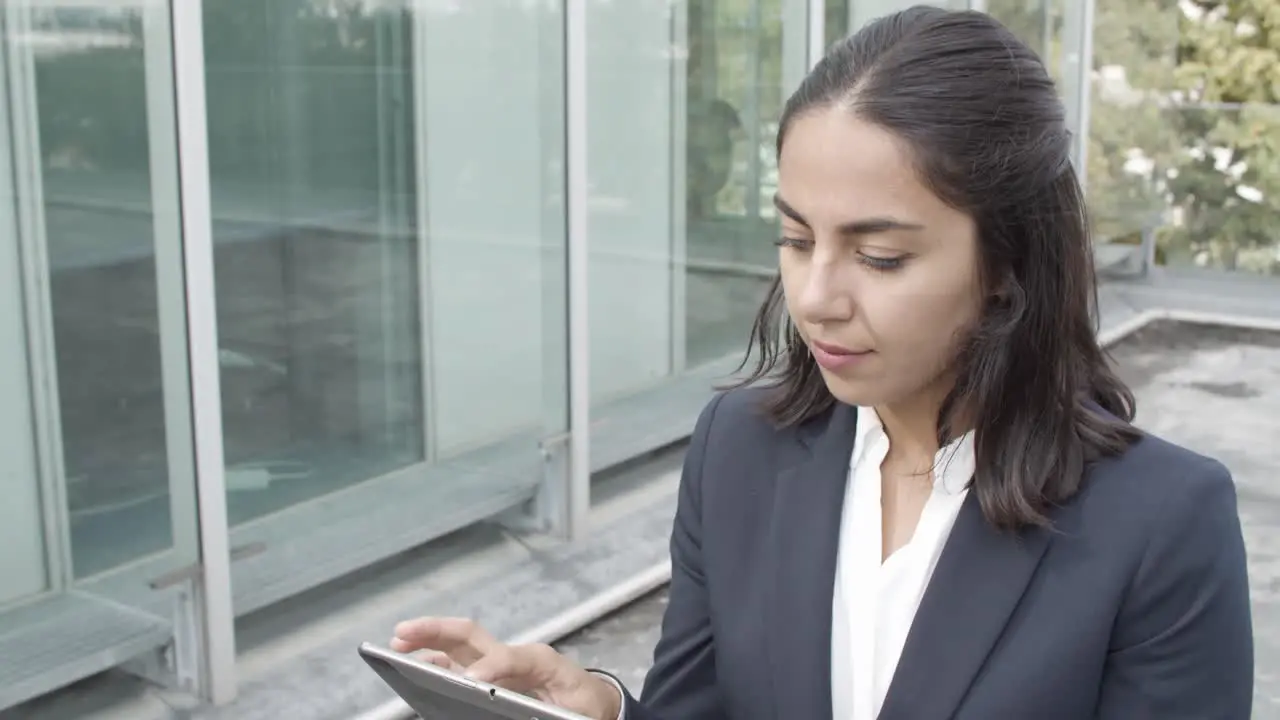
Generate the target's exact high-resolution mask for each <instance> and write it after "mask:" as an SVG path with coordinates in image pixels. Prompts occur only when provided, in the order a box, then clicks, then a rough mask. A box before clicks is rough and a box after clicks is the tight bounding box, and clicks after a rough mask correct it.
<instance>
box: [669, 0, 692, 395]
mask: <svg viewBox="0 0 1280 720" xmlns="http://www.w3.org/2000/svg"><path fill="white" fill-rule="evenodd" d="M668 8H669V9H670V12H671V52H670V57H671V86H670V87H671V156H670V165H669V166H668V167H669V168H670V173H671V374H672V375H677V374H679V373H682V372H684V370H685V366H686V365H687V363H688V337H687V335H688V330H687V319H688V310H689V309H688V272H689V218H688V203H689V198H688V187H687V182H688V178H687V177H686V175H687V173H688V144H689V0H674V2H672V3H671V4H670V5H669V6H668Z"/></svg>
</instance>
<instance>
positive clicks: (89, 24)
mask: <svg viewBox="0 0 1280 720" xmlns="http://www.w3.org/2000/svg"><path fill="white" fill-rule="evenodd" d="M9 11H10V15H9V16H8V19H9V20H10V21H11V22H14V21H17V20H21V24H20V25H11V26H10V27H9V29H8V35H9V37H8V40H9V41H10V42H11V43H13V44H14V47H15V49H16V50H17V51H18V52H17V53H15V54H11V56H10V59H11V62H13V64H12V66H11V67H10V78H11V79H13V80H14V81H15V83H19V82H22V78H27V79H29V80H31V81H33V85H34V103H33V105H34V107H31V106H30V105H27V106H25V107H23V106H21V105H18V106H15V107H14V108H13V112H14V115H13V117H15V118H25V120H26V123H25V125H24V126H25V127H27V128H28V130H27V132H30V133H31V134H30V135H29V136H25V137H19V138H16V141H15V148H16V150H15V152H26V153H34V154H36V155H37V156H36V157H34V158H33V159H32V162H31V165H30V168H31V170H30V172H29V174H28V175H27V176H26V178H25V180H26V181H27V182H28V183H29V185H30V186H29V187H26V188H22V187H19V188H18V191H19V196H20V197H21V196H22V195H24V194H25V195H26V196H27V197H33V195H32V193H38V197H40V198H41V202H40V204H39V207H40V211H41V213H40V214H42V216H43V225H44V236H43V237H42V238H34V239H33V244H41V243H42V244H43V246H44V251H45V253H46V256H47V262H48V272H49V279H48V293H49V298H50V303H51V306H52V322H53V336H54V338H53V339H54V347H55V348H56V357H57V360H56V363H57V371H56V374H57V394H58V406H59V407H58V409H59V415H60V420H61V435H62V437H61V443H62V451H63V464H64V467H65V479H66V489H65V492H66V499H67V504H68V511H69V519H70V533H71V549H72V563H73V565H74V570H75V575H76V576H77V577H85V576H88V575H93V574H96V573H98V572H101V571H104V570H107V569H109V568H112V567H116V566H119V565H121V564H123V563H126V562H129V561H131V560H135V559H137V558H140V557H142V556H145V555H149V554H152V553H155V552H157V551H160V550H164V549H166V548H168V547H170V546H171V543H172V540H173V528H172V523H171V517H170V498H169V466H168V458H167V443H166V432H165V415H164V387H163V383H162V368H161V349H160V344H161V330H160V328H161V322H160V315H161V313H160V309H159V307H158V301H157V297H158V290H157V277H158V276H157V272H158V271H169V272H172V271H175V270H176V269H177V268H174V267H166V268H161V267H160V264H159V263H158V259H157V244H158V243H167V244H170V245H169V246H168V247H169V248H173V246H174V245H176V244H177V243H179V242H180V238H179V237H177V236H176V235H175V234H170V233H169V232H160V222H159V220H160V217H161V216H162V215H166V214H167V216H168V218H169V219H170V220H172V218H174V217H175V216H176V208H174V207H162V208H157V207H154V204H153V195H152V181H153V178H152V177H151V162H152V157H151V154H152V152H153V150H154V149H153V148H152V147H151V145H150V137H151V130H152V128H151V127H150V123H149V120H148V102H164V101H163V100H162V99H161V98H155V97H148V89H147V88H148V85H147V71H148V69H147V53H148V52H161V53H164V52H165V48H163V47H159V48H152V47H148V42H147V41H146V40H145V33H144V17H143V12H142V11H140V10H138V9H136V8H128V7H122V6H120V5H119V4H115V5H113V6H111V7H75V8H72V7H52V6H49V5H47V4H44V3H36V4H31V5H27V6H25V7H23V4H22V3H19V4H18V6H14V7H11V8H10V9H9ZM14 61H16V62H14ZM28 63H29V64H28ZM28 72H30V74H29V75H28V74H27V73H28ZM14 127H15V128H16V127H19V123H17V122H15V124H14ZM164 227H165V228H171V227H172V225H171V224H166V225H165V226H164ZM169 256H172V255H169ZM33 300H34V299H33Z"/></svg>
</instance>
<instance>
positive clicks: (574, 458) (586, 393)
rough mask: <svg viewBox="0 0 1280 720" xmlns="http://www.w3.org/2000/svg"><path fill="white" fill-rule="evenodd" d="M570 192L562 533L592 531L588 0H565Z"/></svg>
mask: <svg viewBox="0 0 1280 720" xmlns="http://www.w3.org/2000/svg"><path fill="white" fill-rule="evenodd" d="M564 59H565V61H564V65H565V68H564V71H565V74H564V77H565V93H564V100H565V103H564V104H565V169H566V173H565V190H566V193H565V197H566V200H567V202H566V215H567V217H566V220H567V223H566V228H567V234H568V238H567V240H568V242H567V255H568V258H567V266H568V274H567V277H568V281H567V283H566V285H567V290H568V300H569V302H568V304H569V313H568V314H569V474H568V477H567V478H566V482H567V488H566V490H567V492H565V493H564V494H563V498H564V513H563V515H561V519H562V521H563V526H562V527H561V528H560V534H561V535H562V536H563V537H565V538H567V539H569V540H571V541H576V540H580V539H582V538H583V537H584V536H585V535H586V533H587V511H588V510H589V509H590V507H591V342H590V332H591V329H590V319H591V318H590V314H589V312H588V297H589V295H588V288H589V286H590V269H589V267H588V262H587V252H588V249H589V248H588V244H587V240H588V226H587V224H588V206H587V202H588V186H587V131H588V123H587V0H564Z"/></svg>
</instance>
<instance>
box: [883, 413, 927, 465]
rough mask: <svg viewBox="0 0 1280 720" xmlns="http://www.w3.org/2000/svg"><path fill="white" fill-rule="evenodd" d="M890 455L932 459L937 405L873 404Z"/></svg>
mask: <svg viewBox="0 0 1280 720" xmlns="http://www.w3.org/2000/svg"><path fill="white" fill-rule="evenodd" d="M876 414H877V415H879V416H880V422H881V423H882V424H884V432H885V434H886V435H888V436H889V447H890V448H891V449H892V450H891V452H893V454H894V455H899V456H903V457H914V458H928V459H930V460H932V458H933V456H934V455H936V454H937V452H938V408H937V406H936V405H931V404H926V403H894V404H893V405H881V406H877V407H876Z"/></svg>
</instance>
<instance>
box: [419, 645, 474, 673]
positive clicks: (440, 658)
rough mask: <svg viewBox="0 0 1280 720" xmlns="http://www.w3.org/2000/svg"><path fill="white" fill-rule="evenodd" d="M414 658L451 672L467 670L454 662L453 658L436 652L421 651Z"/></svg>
mask: <svg viewBox="0 0 1280 720" xmlns="http://www.w3.org/2000/svg"><path fill="white" fill-rule="evenodd" d="M413 656H414V657H415V658H417V659H419V660H421V661H422V662H425V663H429V664H431V665H435V666H436V667H439V668H444V669H445V670H449V671H451V672H456V673H461V672H463V671H465V670H466V668H464V667H463V666H461V665H459V664H458V663H456V662H454V661H453V658H451V657H449V656H448V655H446V654H444V653H442V652H438V651H436V650H421V651H419V652H416V653H414V654H413Z"/></svg>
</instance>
